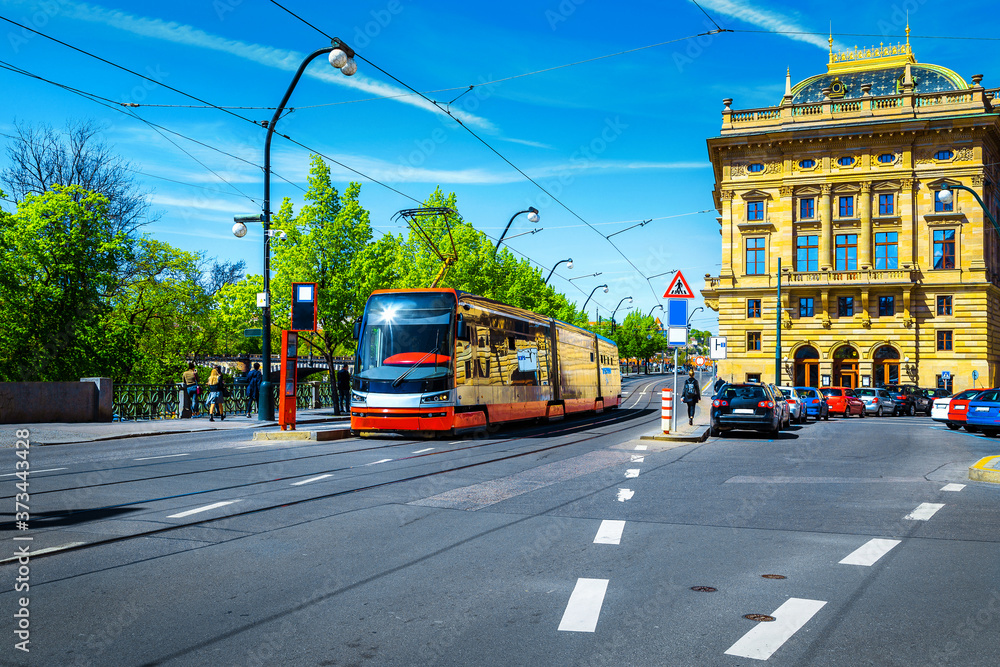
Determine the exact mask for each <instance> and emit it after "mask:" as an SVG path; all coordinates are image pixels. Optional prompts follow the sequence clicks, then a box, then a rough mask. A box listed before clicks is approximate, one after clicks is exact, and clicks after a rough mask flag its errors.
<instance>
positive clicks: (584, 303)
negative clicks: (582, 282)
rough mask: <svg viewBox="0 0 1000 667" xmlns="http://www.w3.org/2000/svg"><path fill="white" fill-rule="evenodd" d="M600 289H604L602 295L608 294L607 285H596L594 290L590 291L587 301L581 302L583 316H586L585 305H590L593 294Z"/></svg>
mask: <svg viewBox="0 0 1000 667" xmlns="http://www.w3.org/2000/svg"><path fill="white" fill-rule="evenodd" d="M602 287H603V288H604V293H605V294H607V293H608V286H607V285H598V286H597V287H595V288H594V289H592V290H590V296H588V297H587V300H586V301H584V302H583V308H581V310H582V311H583V314H584V315H586V314H587V304H588V303H590V297H591V296H594V292H596V291H597V290H599V289H601V288H602Z"/></svg>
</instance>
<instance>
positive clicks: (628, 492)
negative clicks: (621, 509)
mask: <svg viewBox="0 0 1000 667" xmlns="http://www.w3.org/2000/svg"><path fill="white" fill-rule="evenodd" d="M634 495H635V491H633V490H632V489H618V502H620V503H623V502H625V501H626V500H628V499H630V498H631V497H632V496H634Z"/></svg>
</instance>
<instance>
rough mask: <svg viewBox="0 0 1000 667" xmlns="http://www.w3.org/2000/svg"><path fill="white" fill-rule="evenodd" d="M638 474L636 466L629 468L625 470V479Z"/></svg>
mask: <svg viewBox="0 0 1000 667" xmlns="http://www.w3.org/2000/svg"><path fill="white" fill-rule="evenodd" d="M638 476H639V469H638V468H629V469H628V470H626V471H625V477H626V479H632V478H633V477H638Z"/></svg>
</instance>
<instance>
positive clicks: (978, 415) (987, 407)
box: [965, 389, 1000, 437]
mask: <svg viewBox="0 0 1000 667" xmlns="http://www.w3.org/2000/svg"><path fill="white" fill-rule="evenodd" d="M965 425H966V430H971V429H969V426H971V427H973V428H976V429H978V430H980V431H982V432H983V433H984V434H985V435H988V436H990V437H993V436H995V435H996V434H997V433H1000V389H989V390H987V391H984V392H983V393H981V394H979V395H978V396H976V397H975V398H974V399H972V400H971V401H969V409H968V412H966V413H965Z"/></svg>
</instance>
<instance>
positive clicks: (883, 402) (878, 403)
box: [854, 387, 896, 417]
mask: <svg viewBox="0 0 1000 667" xmlns="http://www.w3.org/2000/svg"><path fill="white" fill-rule="evenodd" d="M854 395H855V396H857V397H858V398H860V399H861V402H862V403H864V404H865V412H866V413H868V414H870V415H875V416H876V417H882V416H884V415H894V414H896V404H895V403H893V402H892V395H891V394H890V393H889V392H888V391H887V390H885V389H882V388H881V387H859V388H857V389H855V390H854Z"/></svg>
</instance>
